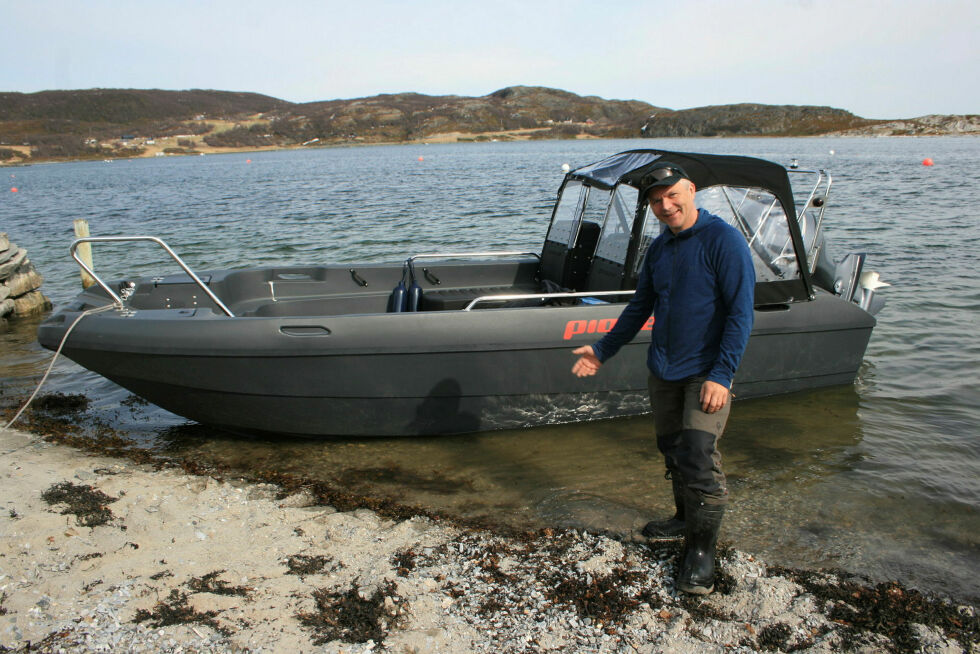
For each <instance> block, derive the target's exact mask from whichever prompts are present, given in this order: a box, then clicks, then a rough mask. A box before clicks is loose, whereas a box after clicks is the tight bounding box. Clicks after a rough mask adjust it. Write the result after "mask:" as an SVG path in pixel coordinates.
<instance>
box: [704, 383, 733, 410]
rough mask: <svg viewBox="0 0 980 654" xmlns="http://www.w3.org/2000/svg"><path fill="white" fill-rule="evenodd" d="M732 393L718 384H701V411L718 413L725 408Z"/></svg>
mask: <svg viewBox="0 0 980 654" xmlns="http://www.w3.org/2000/svg"><path fill="white" fill-rule="evenodd" d="M729 395H731V391H730V390H729V389H728V388H727V387H726V386H723V385H721V384H719V383H718V382H713V381H706V382H704V383H703V384H701V410H702V411H704V412H705V413H716V412H718V411H721V410H722V409H724V408H725V404H726V403H727V402H728V396H729Z"/></svg>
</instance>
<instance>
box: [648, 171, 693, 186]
mask: <svg viewBox="0 0 980 654" xmlns="http://www.w3.org/2000/svg"><path fill="white" fill-rule="evenodd" d="M674 175H678V176H680V177H685V175H684V173H683V172H682V171H680V170H677V169H676V168H670V167H667V168H657V169H656V170H651V171H650V172H648V173H647V174H646V175H644V176H643V184H644V185H647V184H652V183H654V182H659V181H660V180H663V179H667V178H668V177H673V176H674Z"/></svg>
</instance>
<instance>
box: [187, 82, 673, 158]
mask: <svg viewBox="0 0 980 654" xmlns="http://www.w3.org/2000/svg"><path fill="white" fill-rule="evenodd" d="M657 110H658V109H657V107H654V106H652V105H649V104H647V103H645V102H638V101H636V100H627V101H623V100H603V99H602V98H597V97H581V96H578V95H575V94H573V93H568V92H567V91H559V90H556V89H547V88H540V87H527V86H513V87H508V88H505V89H501V90H499V91H495V92H494V93H491V94H489V95H485V96H481V97H477V98H470V97H461V96H455V95H446V96H432V95H422V94H419V93H400V94H395V95H388V94H386V95H377V96H374V97H370V98H357V99H354V100H330V101H326V102H310V103H307V104H302V105H294V106H293V107H292V108H291V109H290V110H288V111H284V112H279V114H278V116H277V119H276V120H275V121H274V122H273V123H270V124H268V125H259V124H256V125H252V126H250V127H248V128H245V127H242V128H238V129H235V130H230V131H227V132H224V133H221V134H215V135H213V136H209V137H206V138H205V141H206V142H207V143H208V144H209V145H214V146H239V147H240V146H243V145H262V144H264V143H268V140H269V139H272V140H276V141H283V140H285V141H291V142H294V143H303V142H306V141H309V140H311V139H320V140H321V141H327V142H338V141H363V142H368V143H373V142H402V141H413V140H421V139H426V138H430V137H434V136H438V135H444V134H450V133H452V134H460V135H462V136H463V138H464V139H465V138H466V135H471V136H472V137H473V138H476V137H478V136H479V135H486V134H488V133H495V134H496V137H497V138H513V137H514V135H513V134H507V133H508V132H524V133H523V137H524V138H569V137H573V138H574V137H576V136H580V135H586V136H595V137H612V136H635V135H636V134H637V129H638V126H639V125H640V124H641V123H642V121H643V119H644V118H645V117H646V116H648V115H650V112H652V111H657ZM530 130H534V132H531V131H530ZM484 138H490V137H489V136H484Z"/></svg>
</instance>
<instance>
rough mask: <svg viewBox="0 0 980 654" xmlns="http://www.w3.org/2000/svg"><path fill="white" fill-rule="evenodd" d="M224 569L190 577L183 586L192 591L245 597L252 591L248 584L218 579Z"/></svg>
mask: <svg viewBox="0 0 980 654" xmlns="http://www.w3.org/2000/svg"><path fill="white" fill-rule="evenodd" d="M223 572H224V570H215V571H213V572H209V573H207V574H206V575H203V576H201V577H193V578H191V579H190V580H189V581H188V582H187V583H186V584H184V585H185V586H187V588H189V589H190V590H191V592H194V593H211V594H212V595H238V596H241V597H247V596H248V595H249V593H251V592H252V590H253V589H252V588H250V587H248V586H232V585H230V584H229V583H228V582H227V581H222V580H220V579H218V575H220V574H222V573H223Z"/></svg>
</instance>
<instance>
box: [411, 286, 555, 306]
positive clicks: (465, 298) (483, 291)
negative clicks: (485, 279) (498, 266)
mask: <svg viewBox="0 0 980 654" xmlns="http://www.w3.org/2000/svg"><path fill="white" fill-rule="evenodd" d="M539 291H540V288H539V287H538V286H537V285H536V284H535V285H519V286H476V287H469V288H445V289H439V290H430V289H426V291H425V292H424V293H423V294H422V297H421V299H420V300H419V310H420V311H448V310H454V309H455V310H459V309H464V308H466V305H467V304H469V303H470V302H472V301H473V300H475V299H476V298H478V297H483V296H484V295H525V294H528V293H538V292H539ZM503 302H504V301H501V302H500V303H491V302H487V303H486V304H483V303H481V304H480V306H481V307H483V308H486V307H492V306H499V305H500V304H502V303H503Z"/></svg>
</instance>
